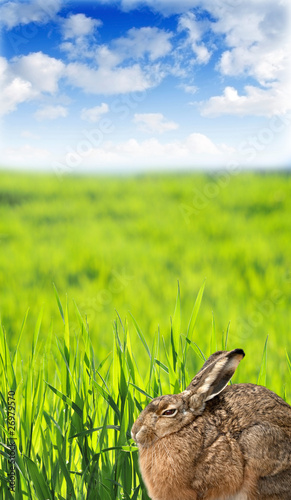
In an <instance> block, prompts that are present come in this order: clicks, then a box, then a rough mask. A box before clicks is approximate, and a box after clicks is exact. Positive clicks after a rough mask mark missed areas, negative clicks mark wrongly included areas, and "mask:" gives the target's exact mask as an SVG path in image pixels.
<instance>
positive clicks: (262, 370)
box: [257, 335, 269, 386]
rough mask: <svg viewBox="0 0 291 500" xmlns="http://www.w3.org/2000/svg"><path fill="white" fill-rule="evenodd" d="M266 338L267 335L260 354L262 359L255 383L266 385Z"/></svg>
mask: <svg viewBox="0 0 291 500" xmlns="http://www.w3.org/2000/svg"><path fill="white" fill-rule="evenodd" d="M268 339H269V335H267V338H266V341H265V345H264V350H263V356H262V361H261V367H260V372H259V375H258V380H257V384H258V385H264V386H266V382H267V346H268Z"/></svg>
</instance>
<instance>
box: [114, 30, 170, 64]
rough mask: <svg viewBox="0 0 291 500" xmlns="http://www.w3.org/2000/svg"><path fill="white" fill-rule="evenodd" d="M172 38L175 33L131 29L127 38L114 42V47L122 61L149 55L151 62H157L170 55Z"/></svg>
mask: <svg viewBox="0 0 291 500" xmlns="http://www.w3.org/2000/svg"><path fill="white" fill-rule="evenodd" d="M172 36H173V33H170V32H167V31H165V30H162V29H159V28H156V27H149V26H148V27H143V28H131V29H130V30H129V31H128V32H127V34H126V36H125V37H121V38H117V39H116V40H114V42H113V47H114V49H115V51H116V52H117V53H118V54H119V55H120V56H121V58H122V59H127V58H137V59H138V58H142V57H144V56H145V55H148V57H149V59H150V60H151V61H155V60H156V59H159V58H160V57H164V56H166V55H167V54H169V52H170V51H171V49H172V44H171V42H170V39H171V38H172Z"/></svg>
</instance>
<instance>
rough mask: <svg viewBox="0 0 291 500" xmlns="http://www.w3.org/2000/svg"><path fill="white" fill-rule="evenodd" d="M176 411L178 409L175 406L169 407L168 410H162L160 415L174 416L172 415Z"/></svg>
mask: <svg viewBox="0 0 291 500" xmlns="http://www.w3.org/2000/svg"><path fill="white" fill-rule="evenodd" d="M177 412H178V410H177V409H176V408H171V409H170V410H165V411H163V413H162V416H163V417H174V415H176V413H177Z"/></svg>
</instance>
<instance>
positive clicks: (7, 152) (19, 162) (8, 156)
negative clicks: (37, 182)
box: [0, 144, 52, 170]
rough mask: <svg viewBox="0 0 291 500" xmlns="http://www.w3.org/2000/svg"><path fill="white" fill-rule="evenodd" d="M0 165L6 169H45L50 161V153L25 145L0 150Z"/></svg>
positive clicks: (43, 149)
mask: <svg viewBox="0 0 291 500" xmlns="http://www.w3.org/2000/svg"><path fill="white" fill-rule="evenodd" d="M0 158H1V164H2V165H3V166H4V167H6V166H9V167H11V168H20V167H24V168H25V169H27V168H28V169H32V168H36V169H37V170H39V169H47V167H48V166H49V164H50V162H51V161H52V155H51V153H50V151H48V150H47V149H45V148H37V147H33V146H31V145H30V144H25V145H24V146H21V147H13V148H3V149H1V150H0Z"/></svg>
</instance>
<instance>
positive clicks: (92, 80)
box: [66, 63, 163, 95]
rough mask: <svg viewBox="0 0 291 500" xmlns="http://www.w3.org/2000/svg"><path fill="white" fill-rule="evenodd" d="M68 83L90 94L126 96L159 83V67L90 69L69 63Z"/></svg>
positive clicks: (105, 67) (79, 64) (161, 75)
mask: <svg viewBox="0 0 291 500" xmlns="http://www.w3.org/2000/svg"><path fill="white" fill-rule="evenodd" d="M66 77H67V80H68V82H69V83H70V84H71V85H74V86H75V87H79V88H81V89H83V90H84V91H85V92H90V93H92V94H105V95H113V94H126V93H129V92H139V91H144V90H147V89H149V88H151V87H153V86H155V85H156V84H157V83H159V82H160V81H161V79H162V78H163V73H162V72H161V71H160V68H159V66H154V65H153V66H151V67H149V68H145V69H144V70H143V69H142V68H141V67H140V65H138V64H134V65H132V66H128V67H124V68H122V67H110V66H109V65H108V66H99V68H97V69H96V68H92V67H90V66H89V65H86V64H81V63H70V64H68V66H67V69H66Z"/></svg>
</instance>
